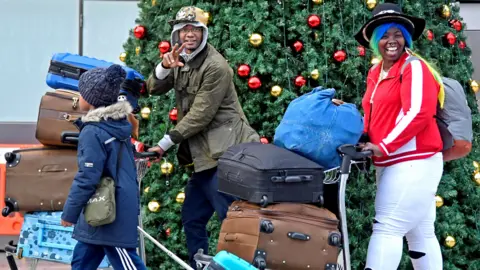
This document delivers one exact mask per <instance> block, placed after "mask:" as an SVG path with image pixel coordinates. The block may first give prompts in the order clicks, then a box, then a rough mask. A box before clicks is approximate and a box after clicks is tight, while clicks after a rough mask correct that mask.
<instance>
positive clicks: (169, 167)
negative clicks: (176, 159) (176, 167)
mask: <svg viewBox="0 0 480 270" xmlns="http://www.w3.org/2000/svg"><path fill="white" fill-rule="evenodd" d="M160 170H161V171H162V173H163V174H165V175H170V174H171V173H172V172H173V164H172V163H170V162H168V161H164V162H163V163H162V165H160Z"/></svg>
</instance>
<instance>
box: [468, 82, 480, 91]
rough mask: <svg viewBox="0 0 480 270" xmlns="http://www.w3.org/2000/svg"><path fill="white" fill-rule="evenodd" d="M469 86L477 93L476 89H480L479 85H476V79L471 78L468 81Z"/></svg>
mask: <svg viewBox="0 0 480 270" xmlns="http://www.w3.org/2000/svg"><path fill="white" fill-rule="evenodd" d="M470 87H471V88H472V90H473V92H475V93H477V92H478V90H479V89H480V86H479V85H478V83H477V81H475V80H472V81H471V82H470Z"/></svg>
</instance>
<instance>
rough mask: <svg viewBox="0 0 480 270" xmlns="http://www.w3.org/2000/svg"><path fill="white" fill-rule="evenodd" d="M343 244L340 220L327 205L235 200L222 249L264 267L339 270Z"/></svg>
mask: <svg viewBox="0 0 480 270" xmlns="http://www.w3.org/2000/svg"><path fill="white" fill-rule="evenodd" d="M340 245H341V235H340V232H339V230H338V219H337V218H336V216H335V215H334V214H333V213H332V212H330V211H328V210H327V209H324V208H319V207H317V206H314V205H307V204H298V203H279V204H274V205H270V206H268V207H267V208H260V207H259V206H257V205H255V204H251V203H248V202H244V201H235V202H233V203H232V205H231V206H230V208H229V211H228V213H227V218H226V219H225V220H224V221H223V223H222V227H221V231H220V235H219V239H218V246H217V252H219V251H221V250H226V251H228V252H231V253H233V254H235V255H237V256H239V257H241V258H242V259H244V260H246V261H248V262H251V263H252V264H253V265H254V266H255V267H257V268H259V269H285V270H286V269H288V270H297V269H326V270H330V269H332V270H333V269H337V258H338V253H339V249H340V248H339V247H340Z"/></svg>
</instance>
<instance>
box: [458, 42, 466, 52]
mask: <svg viewBox="0 0 480 270" xmlns="http://www.w3.org/2000/svg"><path fill="white" fill-rule="evenodd" d="M458 47H459V48H460V49H462V50H463V49H465V48H466V47H467V44H466V43H465V41H463V40H461V41H460V42H458Z"/></svg>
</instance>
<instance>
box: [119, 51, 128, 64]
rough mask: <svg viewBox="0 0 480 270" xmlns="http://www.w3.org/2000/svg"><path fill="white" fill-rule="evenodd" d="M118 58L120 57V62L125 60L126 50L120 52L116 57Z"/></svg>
mask: <svg viewBox="0 0 480 270" xmlns="http://www.w3.org/2000/svg"><path fill="white" fill-rule="evenodd" d="M118 59H120V61H122V62H125V60H126V59H127V53H126V52H122V53H121V54H120V56H119V57H118Z"/></svg>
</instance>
